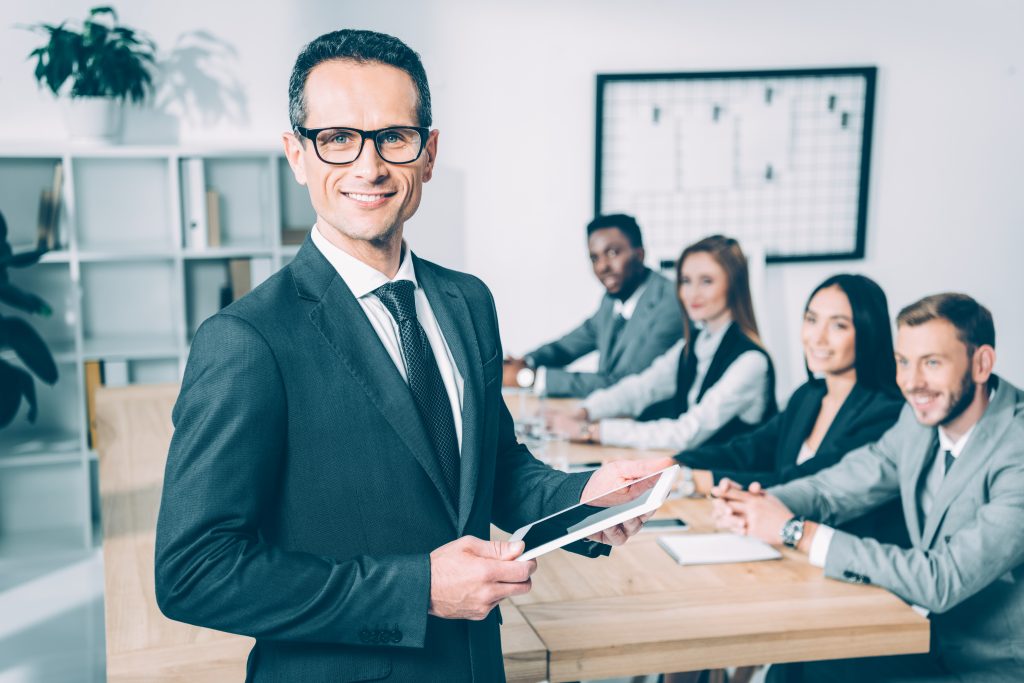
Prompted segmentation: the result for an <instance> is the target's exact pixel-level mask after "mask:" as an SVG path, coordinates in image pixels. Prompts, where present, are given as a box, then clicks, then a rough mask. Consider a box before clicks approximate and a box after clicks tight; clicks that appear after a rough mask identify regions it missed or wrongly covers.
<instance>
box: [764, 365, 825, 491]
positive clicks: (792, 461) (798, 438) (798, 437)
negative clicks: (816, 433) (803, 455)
mask: <svg viewBox="0 0 1024 683" xmlns="http://www.w3.org/2000/svg"><path fill="white" fill-rule="evenodd" d="M824 395H825V387H824V384H821V385H817V384H816V385H815V386H814V388H813V389H811V390H810V391H808V392H807V393H806V394H804V396H803V400H802V401H801V402H800V405H798V406H793V412H792V415H793V422H792V424H791V425H790V427H789V429H786V431H785V434H783V436H782V442H781V443H780V444H779V449H778V450H777V451H776V463H777V468H778V470H779V471H780V472H785V471H788V470H789V469H791V468H795V467H798V465H797V464H796V459H797V457H798V456H799V455H800V447H801V445H802V444H803V442H804V441H805V440H806V439H807V437H808V436H809V435H810V433H811V429H812V427H813V426H814V421H815V420H816V419H817V418H818V413H819V412H821V399H822V397H823V396H824ZM825 438H826V439H827V438H828V435H826V437H825ZM824 445H825V441H824V440H822V442H821V446H824ZM821 446H819V447H818V450H821Z"/></svg>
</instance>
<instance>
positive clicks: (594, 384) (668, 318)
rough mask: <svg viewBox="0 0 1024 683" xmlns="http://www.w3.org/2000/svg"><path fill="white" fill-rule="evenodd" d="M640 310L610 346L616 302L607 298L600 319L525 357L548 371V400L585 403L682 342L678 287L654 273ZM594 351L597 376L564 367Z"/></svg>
mask: <svg viewBox="0 0 1024 683" xmlns="http://www.w3.org/2000/svg"><path fill="white" fill-rule="evenodd" d="M645 285H646V289H645V290H644V292H643V294H642V295H641V296H640V301H638V302H637V307H636V310H635V311H634V312H633V315H632V317H630V319H629V321H628V322H626V325H625V327H623V329H622V331H621V332H620V333H619V335H618V337H617V338H616V340H615V343H614V344H613V343H612V338H611V337H612V331H613V329H612V327H613V324H614V320H615V311H614V307H615V299H613V298H612V297H611V296H609V295H607V294H606V295H605V296H604V298H603V299H601V305H600V307H599V308H598V309H597V313H595V314H594V315H593V316H591V317H590V318H589V319H587V320H585V321H584V322H583V324H582V325H580V326H579V327H577V328H576V329H575V330H573V331H572V332H570V333H569V334H567V335H565V336H564V337H562V338H561V339H559V340H557V341H553V342H551V343H550V344H545V345H544V346H542V347H540V348H539V349H537V350H535V351H531V352H530V353H528V354H526V355H527V356H530V357H531V358H532V359H533V362H534V365H536V366H537V367H541V366H544V367H546V368H547V387H546V391H547V395H548V396H571V397H574V398H584V397H586V396H588V395H590V394H591V393H592V392H594V391H597V390H598V389H603V388H605V387H609V386H611V385H613V384H615V383H616V382H618V381H619V380H620V379H622V378H623V377H626V376H627V375H635V374H636V373H638V372H640V371H641V370H644V369H646V368H647V366H649V365H650V364H651V363H652V362H653V361H654V359H655V358H657V357H658V356H660V355H661V354H663V353H665V351H667V350H668V349H669V347H671V346H672V345H673V344H675V343H676V342H677V341H679V339H680V338H681V337H682V336H683V319H682V314H681V313H680V310H679V301H678V300H677V299H676V294H675V286H674V285H673V284H672V283H671V282H669V281H668V280H666V279H665V278H664V277H662V276H661V275H659V274H658V273H655V272H654V271H650V274H649V275H648V277H647V282H646V283H645ZM594 350H596V351H597V352H598V355H599V360H598V367H597V372H568V371H567V370H563V369H561V368H563V367H564V366H566V365H568V364H569V363H571V362H573V361H574V360H576V359H577V358H580V357H582V356H585V355H586V354H588V353H590V352H591V351H594Z"/></svg>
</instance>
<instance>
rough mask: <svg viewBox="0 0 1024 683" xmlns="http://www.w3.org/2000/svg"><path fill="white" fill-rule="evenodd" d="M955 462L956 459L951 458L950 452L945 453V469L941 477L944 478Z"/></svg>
mask: <svg viewBox="0 0 1024 683" xmlns="http://www.w3.org/2000/svg"><path fill="white" fill-rule="evenodd" d="M955 462H956V458H955V457H953V453H952V452H950V451H946V469H945V471H944V472H943V473H942V476H943V477H945V476H946V475H947V474H949V468H950V467H952V466H953V463H955Z"/></svg>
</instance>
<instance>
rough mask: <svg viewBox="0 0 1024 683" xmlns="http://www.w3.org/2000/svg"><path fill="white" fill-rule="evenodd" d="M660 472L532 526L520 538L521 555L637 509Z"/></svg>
mask: <svg viewBox="0 0 1024 683" xmlns="http://www.w3.org/2000/svg"><path fill="white" fill-rule="evenodd" d="M663 473H664V472H663V471H662V472H655V473H654V474H651V475H649V476H647V477H644V478H643V479H637V480H636V481H634V482H633V483H631V484H627V485H626V486H623V487H621V488H617V489H615V490H613V491H609V492H608V493H604V494H602V495H600V496H598V497H597V498H592V499H590V500H588V501H587V502H585V503H580V504H579V505H575V506H573V507H571V508H567V509H565V510H562V511H561V512H559V513H556V514H554V515H552V516H550V517H547V518H546V519H542V520H540V521H539V522H535V523H534V524H533V526H532V527H530V530H529V531H528V532H526V535H525V536H524V537H523V543H525V544H526V549H525V550H524V551H523V553H524V554H526V553H528V552H529V551H531V550H533V549H534V548H539V547H540V546H542V545H544V544H545V543H549V542H551V541H554V540H555V539H558V538H561V537H563V536H566V535H568V534H571V533H572V532H574V531H576V530H578V529H582V528H584V527H588V526H590V525H592V524H596V523H597V522H600V521H602V520H605V519H611V518H612V517H614V516H615V515H617V514H619V513H621V512H625V511H628V510H630V509H631V508H639V507H640V506H642V505H643V504H644V503H646V502H647V499H648V498H649V497H650V495H651V492H652V491H653V490H654V487H655V485H656V484H657V483H658V480H659V479H660V478H661V475H662V474H663Z"/></svg>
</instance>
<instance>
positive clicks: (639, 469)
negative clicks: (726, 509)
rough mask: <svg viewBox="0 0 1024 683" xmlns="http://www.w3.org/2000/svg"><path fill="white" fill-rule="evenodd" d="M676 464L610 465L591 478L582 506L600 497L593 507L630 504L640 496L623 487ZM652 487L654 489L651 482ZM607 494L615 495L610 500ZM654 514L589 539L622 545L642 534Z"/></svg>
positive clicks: (630, 462)
mask: <svg viewBox="0 0 1024 683" xmlns="http://www.w3.org/2000/svg"><path fill="white" fill-rule="evenodd" d="M675 464H676V461H675V460H673V459H672V458H657V459H654V460H615V461H613V462H609V463H607V464H606V465H604V466H603V467H601V468H600V469H598V470H596V471H595V472H594V475H593V476H592V477H590V481H588V482H587V485H586V487H584V489H583V493H582V495H580V502H581V503H582V502H586V501H591V500H593V499H596V498H599V497H600V501H594V502H593V503H592V504H593V505H603V506H605V507H607V506H610V505H619V504H621V503H626V502H628V501H630V500H633V499H634V498H636V497H637V495H638V493H637V492H636V491H634V490H632V489H634V487H633V486H629V487H627V488H622V487H623V485H625V484H629V483H631V482H633V481H635V480H637V479H642V478H644V477H647V476H649V475H651V474H654V473H655V472H659V471H661V470H664V469H667V468H669V467H672V466H673V465H675ZM648 483H649V484H650V485H653V484H652V483H650V482H648ZM607 491H611V493H610V494H608V495H607V496H601V494H602V493H605V492H607ZM654 512H655V511H654V510H651V511H650V512H648V513H645V514H643V515H641V516H640V517H634V518H633V519H628V520H626V521H625V522H622V523H621V524H616V525H615V526H613V527H611V528H609V529H605V530H604V531H600V532H598V533H597V534H595V535H593V536H590V537H589V538H590V540H591V541H597V542H598V543H607V544H608V545H622V544H623V543H625V542H626V540H627V539H628V538H629V537H630V536H632V535H634V534H636V533H637V532H638V531H640V528H641V527H642V526H643V525H644V522H646V521H647V520H648V519H650V518H651V515H653V514H654Z"/></svg>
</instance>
